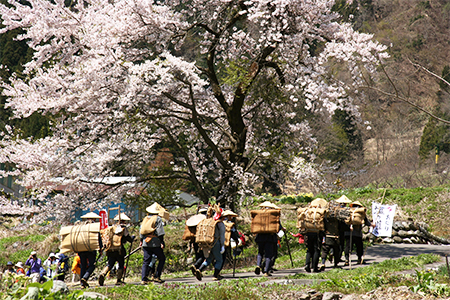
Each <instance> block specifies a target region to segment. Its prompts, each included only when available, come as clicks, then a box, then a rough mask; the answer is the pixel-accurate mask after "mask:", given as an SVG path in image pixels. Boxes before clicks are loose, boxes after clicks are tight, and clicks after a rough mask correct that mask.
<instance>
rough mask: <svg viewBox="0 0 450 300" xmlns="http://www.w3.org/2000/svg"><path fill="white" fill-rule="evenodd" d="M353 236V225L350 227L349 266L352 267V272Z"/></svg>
mask: <svg viewBox="0 0 450 300" xmlns="http://www.w3.org/2000/svg"><path fill="white" fill-rule="evenodd" d="M352 235H353V225H350V250H349V252H348V265H349V267H350V270H351V269H352V249H353V244H352Z"/></svg>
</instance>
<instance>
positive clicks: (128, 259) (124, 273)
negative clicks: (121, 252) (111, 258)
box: [122, 239, 134, 282]
mask: <svg viewBox="0 0 450 300" xmlns="http://www.w3.org/2000/svg"><path fill="white" fill-rule="evenodd" d="M133 241H134V239H133V240H131V242H130V250H129V251H131V249H133ZM130 255H131V252H130ZM130 255H128V257H127V263H126V264H125V270H124V271H123V278H122V280H123V281H124V282H125V277H126V276H127V271H128V262H129V261H130Z"/></svg>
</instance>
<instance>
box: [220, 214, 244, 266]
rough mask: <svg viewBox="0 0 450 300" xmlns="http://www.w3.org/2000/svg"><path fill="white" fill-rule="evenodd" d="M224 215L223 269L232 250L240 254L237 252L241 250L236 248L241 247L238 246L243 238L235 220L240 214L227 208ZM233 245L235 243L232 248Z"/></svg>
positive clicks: (235, 253)
mask: <svg viewBox="0 0 450 300" xmlns="http://www.w3.org/2000/svg"><path fill="white" fill-rule="evenodd" d="M222 216H223V218H224V219H223V224H224V225H225V252H224V253H223V254H222V259H223V261H222V267H221V268H220V269H221V270H222V269H223V265H224V264H225V260H226V258H227V255H228V253H229V252H230V251H231V250H232V251H233V254H234V255H235V256H236V255H238V254H237V253H238V252H239V250H238V251H236V250H237V249H239V248H238V246H241V245H242V240H241V239H240V237H239V233H238V230H237V228H236V221H235V218H236V217H237V216H238V214H237V213H234V212H233V211H231V210H229V209H227V210H225V211H224V212H223V214H222ZM232 245H234V247H233V249H231V248H232ZM230 249H231V250H230ZM239 253H240V252H239Z"/></svg>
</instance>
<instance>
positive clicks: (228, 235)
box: [223, 222, 234, 247]
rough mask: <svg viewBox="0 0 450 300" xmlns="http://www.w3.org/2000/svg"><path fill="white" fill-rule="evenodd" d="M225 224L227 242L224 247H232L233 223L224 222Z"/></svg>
mask: <svg viewBox="0 0 450 300" xmlns="http://www.w3.org/2000/svg"><path fill="white" fill-rule="evenodd" d="M223 224H224V225H225V242H224V245H225V247H228V246H230V239H231V229H232V228H233V226H234V223H233V222H223Z"/></svg>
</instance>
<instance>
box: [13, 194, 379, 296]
mask: <svg viewBox="0 0 450 300" xmlns="http://www.w3.org/2000/svg"><path fill="white" fill-rule="evenodd" d="M323 201H325V200H323ZM325 203H326V201H325ZM335 203H337V204H338V205H339V206H340V207H341V208H344V207H347V205H349V207H351V208H356V207H362V204H361V203H360V202H357V201H356V202H352V201H351V200H349V199H348V198H347V197H345V196H343V197H341V198H339V199H337V200H335ZM259 206H260V210H258V211H252V233H254V234H255V235H256V238H255V242H256V243H257V245H258V254H257V261H256V264H257V265H256V268H255V274H257V275H259V274H261V273H262V274H263V276H271V275H272V272H273V271H274V268H273V267H274V264H275V260H276V258H277V256H278V248H279V247H280V239H281V237H282V236H283V235H284V232H285V231H286V229H285V228H283V226H282V225H281V222H280V211H281V208H280V207H278V206H277V205H275V204H273V203H271V202H269V201H265V202H263V203H261V204H260V205H259ZM319 207H320V205H319ZM146 212H147V216H145V217H144V219H143V220H142V222H141V226H140V229H139V247H138V248H140V249H142V251H143V264H142V269H141V283H142V284H148V283H150V282H155V283H163V282H164V280H162V279H161V275H162V273H163V269H164V265H165V262H166V256H165V254H164V248H165V241H164V236H165V230H164V218H168V213H167V211H166V210H165V209H164V208H163V207H162V206H161V205H159V204H158V203H156V202H155V203H154V204H152V205H151V206H149V207H147V208H146ZM258 214H259V215H261V216H263V215H264V214H265V215H266V216H265V217H261V216H260V217H259V218H260V219H258ZM237 216H238V214H236V213H234V212H233V211H231V210H224V209H222V208H220V207H219V206H218V205H204V206H199V207H198V209H197V213H196V214H195V215H194V216H192V217H190V218H189V219H188V220H187V221H186V229H185V233H184V235H183V239H184V240H186V241H189V246H190V248H191V249H193V250H194V253H195V261H194V262H193V264H192V265H191V266H190V270H191V272H192V274H193V276H195V277H196V278H197V279H198V280H202V277H203V271H204V270H205V269H206V268H207V267H208V266H209V265H211V264H212V265H213V267H214V273H213V280H220V279H222V278H223V277H222V276H221V275H220V272H221V270H222V269H223V267H224V264H225V261H226V259H227V258H228V259H229V261H230V262H233V257H234V258H236V256H237V255H239V253H240V252H241V251H242V246H243V245H244V244H245V237H244V235H243V234H242V233H240V232H239V231H238V230H237V228H236V222H235V218H236V217H237ZM267 216H269V217H267ZM100 218H101V217H100V216H99V215H98V214H96V213H93V212H90V213H88V214H86V215H83V216H82V217H81V219H82V221H83V222H84V224H89V223H98V222H99V219H100ZM270 218H272V219H271V220H269V219H270ZM114 220H115V221H116V224H115V225H113V226H111V227H110V231H109V232H110V233H111V235H110V239H109V240H107V241H106V242H105V241H102V239H103V236H102V235H101V233H100V232H99V233H98V239H99V245H98V247H97V248H96V249H87V250H86V251H77V253H76V259H74V265H73V266H72V271H73V272H74V273H75V272H76V273H79V278H80V279H79V280H80V284H81V286H82V287H84V288H86V287H89V284H88V280H89V277H90V276H91V275H92V273H93V272H94V269H95V267H96V263H97V260H98V258H99V257H100V255H101V254H102V251H104V252H105V254H106V256H107V264H106V266H105V267H104V268H103V269H102V271H101V273H100V274H99V276H98V283H99V285H100V286H103V285H104V282H105V279H106V277H107V276H108V274H110V272H112V271H113V270H114V269H115V272H116V274H117V275H116V276H117V278H116V285H120V284H123V283H124V277H125V272H126V265H125V258H126V257H127V252H126V249H125V244H126V243H131V244H132V243H133V241H134V240H135V239H136V236H133V235H130V233H129V231H128V229H127V223H128V222H129V221H130V218H129V217H128V216H127V215H126V214H124V213H119V214H118V215H117V216H116V217H115V218H114ZM258 220H259V221H258ZM261 220H264V221H262V222H269V223H270V224H269V223H267V224H262V223H261ZM268 220H269V221H268ZM323 222H324V226H323V228H321V230H310V229H308V228H300V232H299V234H296V235H294V236H299V237H300V238H303V240H304V243H305V246H306V249H307V252H306V259H305V270H306V271H307V272H311V271H313V272H320V271H323V270H324V269H325V264H326V261H327V258H328V257H330V261H332V262H334V267H338V265H339V263H340V262H341V261H343V259H342V258H341V256H342V253H343V252H344V253H345V254H344V255H345V260H344V262H345V263H344V265H349V263H351V262H350V257H349V256H350V251H351V249H352V247H353V245H355V246H356V254H357V257H358V259H357V263H358V264H362V263H363V251H364V249H363V241H362V226H363V225H368V226H371V225H372V224H371V223H370V221H369V220H368V218H367V216H364V221H363V222H362V224H359V225H353V224H347V223H346V222H344V221H343V220H342V219H339V218H327V217H326V216H325V217H324V219H323ZM103 243H106V244H107V247H104V246H105V245H104V244H103ZM130 249H131V247H130ZM98 250H100V252H99V253H97V251H98ZM135 251H137V249H135ZM133 252H134V251H133ZM97 254H99V255H97ZM128 257H129V256H128ZM319 260H320V261H319ZM75 262H76V265H75ZM319 262H320V264H319ZM67 263H68V262H67V256H65V255H64V254H62V253H58V255H56V254H54V253H51V254H50V255H49V257H48V258H47V259H46V260H45V261H44V263H42V262H41V260H40V259H39V258H38V257H37V253H36V251H33V252H32V253H31V255H30V257H29V258H28V259H27V261H26V263H25V265H26V266H29V270H28V272H27V273H26V274H27V275H28V276H30V277H31V278H32V280H33V281H36V282H37V281H41V280H42V277H43V276H46V277H47V278H54V279H62V280H64V277H61V276H64V275H63V274H65V272H61V270H62V269H65V268H68V266H67ZM12 265H13V264H12V262H8V265H7V270H6V271H5V272H12V271H14V272H24V271H23V268H20V267H21V266H23V264H22V263H20V262H19V263H17V264H16V267H17V271H16V270H15V269H14V268H13V266H12ZM24 273H25V272H24Z"/></svg>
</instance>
